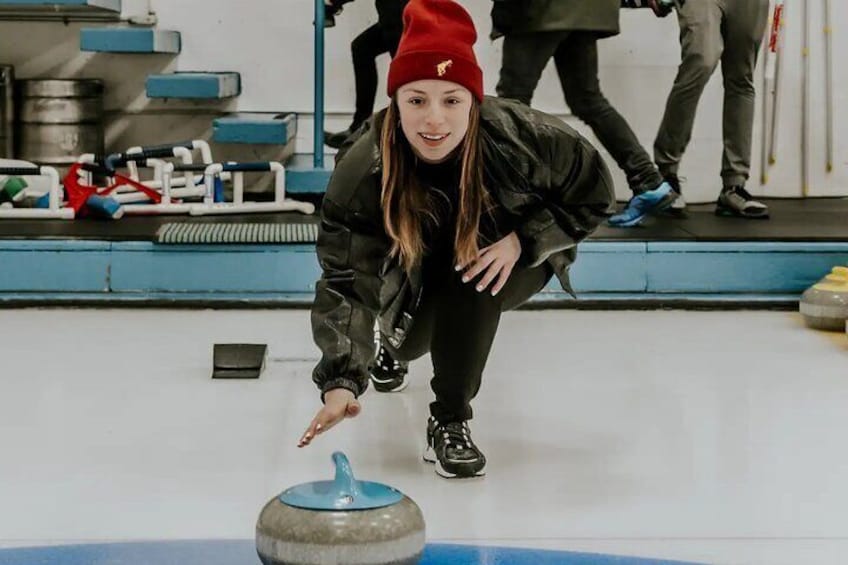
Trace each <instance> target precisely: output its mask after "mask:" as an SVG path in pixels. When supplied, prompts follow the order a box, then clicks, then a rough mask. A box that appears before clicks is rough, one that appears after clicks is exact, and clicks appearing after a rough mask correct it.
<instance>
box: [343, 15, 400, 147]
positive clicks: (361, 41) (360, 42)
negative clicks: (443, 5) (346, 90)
mask: <svg viewBox="0 0 848 565" xmlns="http://www.w3.org/2000/svg"><path fill="white" fill-rule="evenodd" d="M399 42H400V37H399V36H395V35H393V34H390V33H387V32H386V31H385V30H384V28H383V26H381V25H380V23H379V22H378V23H376V24H374V25H372V26H371V27H369V28H368V29H366V30H365V31H363V32H362V33H360V34H359V35H358V36H356V38H355V39H354V40H353V42H352V43H351V44H350V50H351V55H352V57H353V78H354V82H355V84H356V112H355V113H354V115H353V123H352V124H351V127H350V129H351V131H353V130H355V129H357V128H358V127H359V126H360V125H362V122H364V121H365V120H367V119H368V118H369V117H370V116H371V114H372V113H373V112H374V101H375V100H376V97H377V62H376V59H377V57H379V56H380V55H382V54H383V53H388V54H389V55H391V56H392V57H394V56H395V52H396V51H397V48H398V43H399Z"/></svg>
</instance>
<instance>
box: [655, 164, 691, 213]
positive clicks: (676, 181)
mask: <svg viewBox="0 0 848 565" xmlns="http://www.w3.org/2000/svg"><path fill="white" fill-rule="evenodd" d="M664 178H665V182H667V183H668V184H670V185H671V190H673V191H674V193H675V194H677V198H675V199H674V202H672V203H671V206H669V207H668V208H666V209H665V210H663V211H662V213H661V214H662V215H665V216H676V217H678V218H683V217H686V215H687V214H686V200H685V199H684V198H683V186H682V183H681V179H680V177H678V176H677V175H675V174H673V173H670V174H667V175H665V177H664Z"/></svg>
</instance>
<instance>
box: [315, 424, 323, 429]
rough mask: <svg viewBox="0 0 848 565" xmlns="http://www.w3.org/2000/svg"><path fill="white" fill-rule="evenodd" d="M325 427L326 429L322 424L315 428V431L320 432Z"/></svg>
mask: <svg viewBox="0 0 848 565" xmlns="http://www.w3.org/2000/svg"><path fill="white" fill-rule="evenodd" d="M323 427H324V426H322V425H321V424H318V425H317V426H315V431H318V430H320V429H321V428H323Z"/></svg>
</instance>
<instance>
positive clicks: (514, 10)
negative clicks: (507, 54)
mask: <svg viewBox="0 0 848 565" xmlns="http://www.w3.org/2000/svg"><path fill="white" fill-rule="evenodd" d="M620 8H621V0H495V2H494V5H493V7H492V20H493V23H494V25H495V28H496V33H495V35H499V34H497V30H499V31H501V32H502V33H507V34H509V33H529V32H538V31H588V32H594V33H596V34H597V35H598V37H608V36H611V35H616V34H618V32H619V24H618V12H619V9H620Z"/></svg>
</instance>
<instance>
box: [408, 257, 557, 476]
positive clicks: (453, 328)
mask: <svg viewBox="0 0 848 565" xmlns="http://www.w3.org/2000/svg"><path fill="white" fill-rule="evenodd" d="M461 277H462V273H458V272H456V271H455V270H454V269H453V262H452V261H438V262H437V263H435V264H433V263H431V264H430V265H428V266H427V267H425V279H424V284H425V287H424V288H425V290H424V292H425V294H424V297H423V298H422V304H421V306H420V307H419V310H418V312H417V314H416V317H415V321H414V322H413V326H412V328H411V329H410V334H409V336H408V337H407V339H406V342H405V343H404V344H403V346H402V347H401V348H400V349H399V350H392V351H391V353H392V354H393V355H397V356H398V358H400V359H413V358H416V357H419V356H421V355H423V354H424V353H426V351H427V349H429V350H430V356H431V358H432V360H433V374H434V376H433V379H432V380H431V381H430V385H431V387H432V388H433V392H434V393H435V395H436V400H435V402H433V403H431V404H430V414H431V416H430V419H429V421H428V422H427V450H426V452H425V453H424V460H425V461H428V462H430V463H434V464H435V466H436V473H438V474H439V475H441V476H443V477H447V478H455V477H464V478H467V477H476V476H480V475H483V474H484V468H485V466H486V456H485V455H483V453H482V452H481V451H480V449H479V448H477V446H476V445H475V444H474V441H473V440H472V439H471V430H470V428H469V426H468V423H467V420H470V419H471V417H472V410H471V401H472V400H473V399H474V397H475V396H476V395H477V392H478V391H479V390H480V383H481V381H482V378H483V369H484V368H485V367H486V361H487V360H488V357H489V351H490V349H491V347H492V342H493V341H494V338H495V334H496V333H497V330H498V324H499V323H500V317H501V312H503V311H504V310H507V309H510V308H515V307H517V306H518V305H520V304H522V303H523V302H525V301H526V300H528V299H529V298H530V297H531V296H533V294H535V293H536V292H538V291H539V290H541V289H542V288H543V287H544V286H545V284H546V283H547V282H548V280H550V278H551V269H550V268H549V267H548V266H547V265H542V266H539V267H536V268H534V269H522V268H517V269H515V270H514V271H513V272H512V275H511V276H510V278H509V281H508V282H507V284H506V285H505V286H504V288H503V289H502V290H501V292H500V293H499V294H498V296H492V295H491V292H490V291H488V290H484V291H483V292H477V290H476V288H475V282H476V281H469V282H468V283H463V282H462V278H461ZM481 277H482V275H481Z"/></svg>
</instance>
